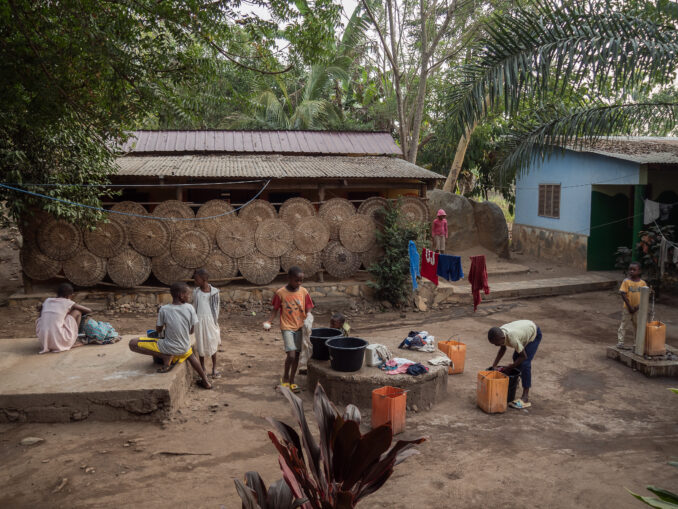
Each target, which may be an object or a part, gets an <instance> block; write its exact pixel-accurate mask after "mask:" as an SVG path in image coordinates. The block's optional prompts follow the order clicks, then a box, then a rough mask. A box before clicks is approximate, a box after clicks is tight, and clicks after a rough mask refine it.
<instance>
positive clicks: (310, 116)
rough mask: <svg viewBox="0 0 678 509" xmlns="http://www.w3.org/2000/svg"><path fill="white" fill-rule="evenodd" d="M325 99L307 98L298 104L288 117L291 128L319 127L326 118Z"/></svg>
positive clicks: (326, 104)
mask: <svg viewBox="0 0 678 509" xmlns="http://www.w3.org/2000/svg"><path fill="white" fill-rule="evenodd" d="M327 107H328V103H327V101H323V100H315V101H314V100H307V101H303V102H302V103H301V104H299V105H298V106H297V107H296V109H295V110H294V115H292V117H291V118H290V128H291V129H321V128H322V127H323V125H324V121H325V119H326V118H327Z"/></svg>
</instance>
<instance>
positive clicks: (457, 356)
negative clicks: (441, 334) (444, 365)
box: [438, 341, 466, 375]
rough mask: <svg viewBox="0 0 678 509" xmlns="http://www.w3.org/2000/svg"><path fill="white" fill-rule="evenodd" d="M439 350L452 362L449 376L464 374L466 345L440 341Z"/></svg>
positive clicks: (457, 342)
mask: <svg viewBox="0 0 678 509" xmlns="http://www.w3.org/2000/svg"><path fill="white" fill-rule="evenodd" d="M438 350H440V351H441V352H443V353H444V354H445V355H447V356H448V357H449V358H450V360H451V361H452V365H451V366H450V367H449V369H448V374H450V375H458V374H459V373H463V372H464V363H465V362H466V345H465V344H464V343H460V342H459V341H439V342H438Z"/></svg>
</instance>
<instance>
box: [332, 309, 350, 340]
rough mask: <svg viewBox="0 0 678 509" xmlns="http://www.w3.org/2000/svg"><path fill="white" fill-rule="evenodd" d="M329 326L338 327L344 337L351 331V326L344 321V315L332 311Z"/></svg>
mask: <svg viewBox="0 0 678 509" xmlns="http://www.w3.org/2000/svg"><path fill="white" fill-rule="evenodd" d="M330 328H331V329H339V330H340V331H341V332H343V333H344V336H346V337H348V336H349V334H350V333H351V326H350V325H349V324H348V322H347V321H346V317H345V316H344V315H342V314H341V313H334V314H333V315H332V318H330Z"/></svg>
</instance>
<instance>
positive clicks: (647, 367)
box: [607, 345, 678, 377]
mask: <svg viewBox="0 0 678 509" xmlns="http://www.w3.org/2000/svg"><path fill="white" fill-rule="evenodd" d="M666 351H667V352H670V353H672V354H673V355H674V356H678V348H675V347H673V346H670V345H666ZM607 357H608V358H610V359H614V360H617V361H619V362H621V363H622V364H626V365H627V366H628V367H630V368H633V369H635V370H637V371H640V372H641V373H642V374H644V375H645V376H649V377H656V376H674V377H678V360H651V359H646V358H645V357H642V356H640V355H636V354H635V353H633V351H631V350H620V349H619V348H617V347H616V346H608V347H607Z"/></svg>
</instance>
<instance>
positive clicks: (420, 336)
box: [398, 330, 436, 352]
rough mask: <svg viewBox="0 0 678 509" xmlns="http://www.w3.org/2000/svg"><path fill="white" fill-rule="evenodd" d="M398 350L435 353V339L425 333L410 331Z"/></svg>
mask: <svg viewBox="0 0 678 509" xmlns="http://www.w3.org/2000/svg"><path fill="white" fill-rule="evenodd" d="M398 348H408V349H410V350H419V351H420V352H435V350H436V347H435V337H434V336H431V335H429V333H428V332H427V331H425V330H424V331H421V332H417V331H410V333H409V334H408V335H407V337H406V338H405V339H403V341H402V343H400V345H398Z"/></svg>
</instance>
